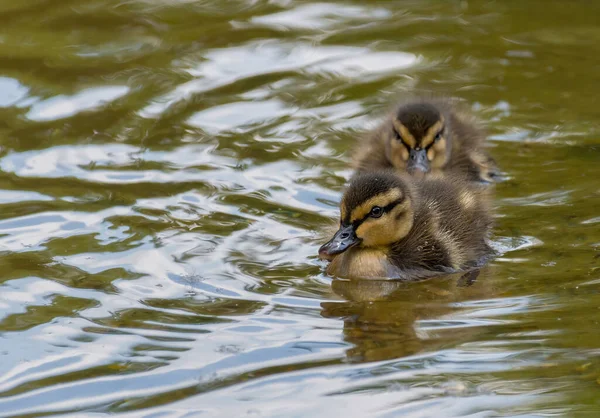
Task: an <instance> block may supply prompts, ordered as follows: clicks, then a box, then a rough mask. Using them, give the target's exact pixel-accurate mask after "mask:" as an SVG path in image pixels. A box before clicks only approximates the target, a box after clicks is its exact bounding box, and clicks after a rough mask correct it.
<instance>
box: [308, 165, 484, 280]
mask: <svg viewBox="0 0 600 418" xmlns="http://www.w3.org/2000/svg"><path fill="white" fill-rule="evenodd" d="M340 212H341V213H340V227H339V230H338V231H337V232H336V233H335V235H334V236H333V238H332V239H331V240H330V241H329V242H327V243H326V244H324V245H323V246H322V247H321V248H320V249H319V256H320V258H322V259H326V260H329V261H331V262H330V264H329V266H328V267H327V273H328V274H331V275H333V276H338V277H344V278H371V279H373V278H379V279H381V278H399V279H412V278H423V277H429V276H432V275H435V274H439V273H451V272H456V271H460V270H462V269H467V268H471V267H476V266H479V265H481V264H482V263H483V262H485V260H486V259H487V258H489V257H490V256H491V255H492V254H493V252H492V250H491V248H490V247H489V246H488V244H487V242H486V240H487V239H488V236H489V234H490V230H491V226H492V216H491V213H490V210H489V202H488V193H486V191H485V188H484V187H482V186H479V185H474V184H472V183H470V182H469V181H468V180H465V179H464V177H460V176H438V177H424V178H415V177H413V176H410V175H406V174H404V175H402V174H398V173H397V172H394V171H390V170H386V171H376V172H368V173H358V174H356V175H355V176H354V177H353V178H352V179H351V181H350V184H349V186H348V188H347V189H346V191H345V193H344V195H343V197H342V201H341V204H340Z"/></svg>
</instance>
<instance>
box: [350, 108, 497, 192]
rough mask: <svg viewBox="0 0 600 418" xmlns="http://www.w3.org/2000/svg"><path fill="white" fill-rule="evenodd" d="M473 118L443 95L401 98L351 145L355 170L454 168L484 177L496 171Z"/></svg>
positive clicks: (490, 177) (477, 178)
mask: <svg viewBox="0 0 600 418" xmlns="http://www.w3.org/2000/svg"><path fill="white" fill-rule="evenodd" d="M484 141H485V134H484V132H483V130H482V129H481V128H479V127H478V126H477V123H476V122H475V120H474V118H473V117H472V116H470V115H469V114H468V113H466V112H465V111H464V110H462V109H459V108H458V105H457V104H456V103H454V102H452V101H450V100H445V99H416V100H412V101H407V102H405V103H401V104H400V105H398V106H397V107H396V109H395V110H394V111H393V112H392V114H391V115H390V116H389V117H387V119H386V120H385V121H384V122H383V123H382V124H381V125H380V126H379V127H378V128H377V129H376V130H375V131H374V132H372V133H371V134H370V135H369V136H368V137H366V138H365V139H364V140H363V141H362V142H361V143H360V144H359V145H358V146H357V148H356V149H355V151H354V167H355V168H356V169H357V170H358V171H371V170H377V169H385V168H395V169H397V170H399V171H401V172H404V171H408V172H409V173H411V174H425V173H429V172H440V171H443V172H454V173H455V174H461V175H465V176H467V178H468V179H469V180H472V181H481V182H486V183H491V182H494V181H496V180H497V179H498V177H499V170H498V167H497V165H496V162H495V161H494V159H493V158H492V157H491V156H490V155H489V154H488V153H487V152H486V151H485V149H484V147H483V144H484Z"/></svg>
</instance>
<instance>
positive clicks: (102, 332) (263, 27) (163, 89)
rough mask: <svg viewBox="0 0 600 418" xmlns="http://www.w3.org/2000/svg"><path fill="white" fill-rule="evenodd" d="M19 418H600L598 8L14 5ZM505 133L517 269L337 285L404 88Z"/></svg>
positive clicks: (506, 248) (2, 136) (507, 210)
mask: <svg viewBox="0 0 600 418" xmlns="http://www.w3.org/2000/svg"><path fill="white" fill-rule="evenodd" d="M0 12H1V13H0V19H1V21H2V28H3V31H2V33H3V34H2V37H1V38H0V57H1V60H0V69H1V71H0V115H1V118H2V121H3V123H2V124H1V125H0V208H1V210H0V271H1V272H2V274H1V275H0V416H3V417H39V416H50V415H61V416H78V417H82V416H89V417H100V416H105V415H109V414H111V415H114V414H116V415H119V416H123V417H128V416H131V417H133V416H135V417H138V416H148V417H192V416H194V417H195V416H211V417H213V416H214V417H234V416H260V417H312V416H329V415H332V416H348V417H354V416H357V417H359V416H360V417H362V416H378V417H395V416H403V417H413V418H416V417H431V416H445V417H475V416H476V417H497V416H515V417H533V416H569V417H571V416H573V417H577V416H590V417H591V416H597V414H598V413H600V397H599V396H598V394H599V393H600V336H599V335H600V334H599V333H598V329H599V326H600V213H599V208H600V181H599V180H598V179H599V178H600V141H599V139H598V138H599V134H600V123H599V121H600V110H599V109H600V107H599V106H598V104H599V102H598V94H597V89H596V86H597V85H598V82H599V81H600V71H599V70H600V58H599V56H600V54H599V53H598V52H600V46H599V45H600V42H599V41H600V29H599V28H598V25H597V16H598V14H599V13H600V3H595V2H584V1H576V2H564V1H555V0H544V1H528V2H520V3H519V2H488V1H460V2H459V1H453V2H448V1H434V0H431V1H385V2H384V1H380V2H376V1H373V2H358V1H356V2H352V1H346V2H329V3H325V2H321V3H316V2H302V1H271V2H266V1H229V2H216V1H213V2H209V1H194V2H193V1H161V0H132V1H113V0H90V1H87V2H83V3H81V2H74V1H62V2H53V1H48V0H27V1H23V2H14V1H6V0H4V1H0ZM415 91H416V92H430V91H434V92H436V93H438V94H447V95H452V96H456V97H460V98H462V99H464V100H465V101H466V102H467V103H469V104H470V105H471V106H472V109H473V112H474V113H475V114H476V115H477V116H478V117H480V118H481V119H483V120H485V121H487V124H488V129H489V132H490V141H489V150H490V152H491V153H492V154H493V155H494V157H495V158H496V159H497V160H498V162H499V164H500V166H501V167H502V169H503V170H504V172H505V174H506V181H504V182H503V183H501V184H499V185H498V187H497V199H496V203H497V213H498V215H497V221H498V226H497V228H496V231H495V232H496V238H495V242H496V245H497V246H498V248H500V249H502V251H503V252H504V254H503V255H502V256H501V257H499V258H498V259H496V260H495V261H494V262H492V263H491V264H490V265H489V266H488V267H486V268H485V269H484V270H482V271H481V274H480V275H479V276H478V277H476V278H475V277H470V276H467V277H461V276H460V275H459V276H452V277H446V278H440V279H435V280H428V281H425V282H422V283H415V284H402V283H392V282H384V283H377V282H368V283H348V282H344V281H339V280H332V278H330V277H327V276H325V275H324V274H323V265H322V264H321V263H320V262H319V261H318V260H317V258H316V252H317V249H318V247H319V245H320V244H322V242H320V241H319V240H318V239H317V238H318V237H319V234H320V233H321V231H322V230H323V228H325V227H326V226H327V225H328V224H329V223H330V221H331V219H332V218H334V217H335V216H337V207H336V205H337V201H338V199H339V197H340V190H341V188H342V186H343V184H344V182H345V180H346V179H347V178H348V175H349V174H350V171H349V169H348V161H349V151H350V149H351V147H352V145H353V143H354V141H355V140H357V139H358V138H360V137H361V135H362V133H363V132H364V131H365V130H367V129H368V128H369V127H371V126H373V124H374V123H375V122H376V121H377V116H378V115H379V114H380V112H381V111H382V110H384V109H386V107H387V106H388V105H389V103H391V102H393V100H394V99H395V98H397V97H398V96H401V95H402V94H406V92H415Z"/></svg>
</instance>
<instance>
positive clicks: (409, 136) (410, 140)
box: [392, 119, 417, 148]
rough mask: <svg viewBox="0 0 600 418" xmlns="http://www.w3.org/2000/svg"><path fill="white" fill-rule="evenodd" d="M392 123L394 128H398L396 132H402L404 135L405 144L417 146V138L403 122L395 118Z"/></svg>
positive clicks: (412, 146)
mask: <svg viewBox="0 0 600 418" xmlns="http://www.w3.org/2000/svg"><path fill="white" fill-rule="evenodd" d="M392 123H393V124H394V129H395V130H396V132H398V134H400V136H401V137H402V141H404V143H405V144H407V145H408V146H410V147H411V148H414V147H416V146H417V140H416V139H415V137H414V136H412V134H411V133H410V131H409V130H408V129H407V128H406V126H404V125H403V124H402V122H400V121H398V120H395V119H394V120H393V121H392Z"/></svg>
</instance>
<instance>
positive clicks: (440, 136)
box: [433, 131, 443, 142]
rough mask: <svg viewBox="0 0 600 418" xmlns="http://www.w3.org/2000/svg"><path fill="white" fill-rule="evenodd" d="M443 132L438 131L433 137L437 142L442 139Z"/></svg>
mask: <svg viewBox="0 0 600 418" xmlns="http://www.w3.org/2000/svg"><path fill="white" fill-rule="evenodd" d="M442 133H443V131H439V132H438V133H437V134H436V135H435V136H434V137H433V140H434V141H435V142H437V141H439V140H440V139H442Z"/></svg>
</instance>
